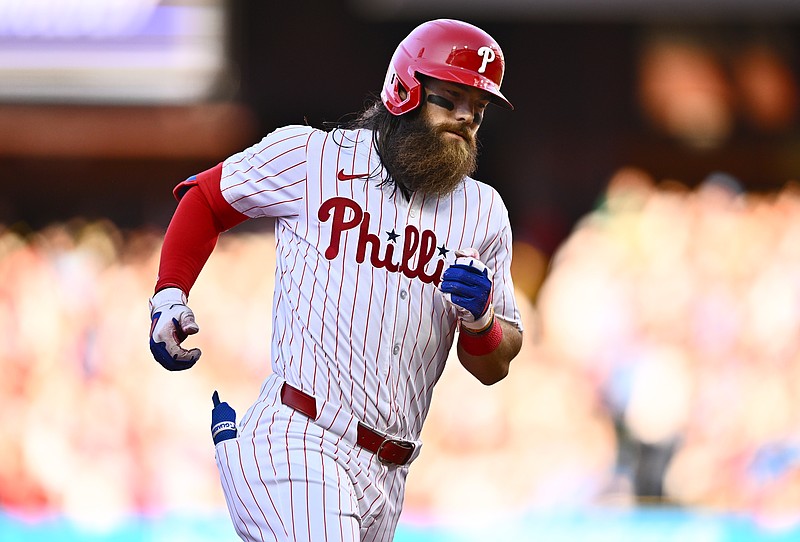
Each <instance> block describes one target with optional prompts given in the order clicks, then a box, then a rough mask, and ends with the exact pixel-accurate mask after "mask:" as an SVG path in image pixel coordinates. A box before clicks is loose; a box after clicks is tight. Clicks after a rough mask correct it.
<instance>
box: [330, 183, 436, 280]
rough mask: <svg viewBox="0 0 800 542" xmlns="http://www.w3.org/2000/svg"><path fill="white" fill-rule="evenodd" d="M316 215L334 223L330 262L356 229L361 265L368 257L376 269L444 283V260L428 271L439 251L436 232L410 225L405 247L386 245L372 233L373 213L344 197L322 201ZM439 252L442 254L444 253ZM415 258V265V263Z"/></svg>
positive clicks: (406, 228) (357, 249)
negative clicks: (431, 270)
mask: <svg viewBox="0 0 800 542" xmlns="http://www.w3.org/2000/svg"><path fill="white" fill-rule="evenodd" d="M317 216H318V218H319V220H320V221H322V222H328V221H330V222H331V237H330V241H329V243H328V246H327V248H326V249H325V257H326V258H327V259H329V260H333V259H334V258H336V257H337V256H338V255H339V253H340V251H341V247H342V238H343V234H344V233H345V232H347V231H350V230H355V231H357V232H358V241H357V243H358V244H357V246H356V261H357V262H358V263H364V262H365V261H366V259H367V255H369V262H370V263H371V264H372V265H373V266H374V267H376V268H379V269H380V268H384V269H386V270H387V271H391V272H393V273H402V274H403V275H405V276H406V277H408V278H410V279H419V280H421V281H422V282H424V283H427V284H430V283H433V284H436V285H438V284H439V282H441V278H442V270H443V269H444V264H445V260H444V259H439V260H438V261H437V262H436V268H435V269H434V271H433V273H428V272H427V271H426V270H425V268H426V267H427V266H428V264H429V263H431V261H432V260H433V258H434V256H435V255H436V252H437V246H436V234H435V233H434V232H433V231H431V230H423V231H419V229H417V228H416V227H415V226H412V225H410V224H409V225H407V226H406V227H405V230H404V231H403V236H402V237H403V245H402V247H401V246H400V245H395V244H394V243H389V242H387V243H385V244H384V243H382V242H381V238H380V237H379V236H378V235H376V234H374V233H370V232H369V225H370V220H371V218H372V217H371V216H370V214H369V213H368V212H366V211H364V210H363V209H362V208H361V206H359V205H358V203H356V202H355V201H353V200H351V199H348V198H342V197H335V198H331V199H329V200H326V201H324V202H322V205H320V207H319V212H318V213H317ZM395 247H398V248H400V254H399V257H398V258H397V259H395V253H394V250H395ZM439 252H440V253H441V250H439ZM368 253H369V254H368ZM415 257H416V263H414V259H415Z"/></svg>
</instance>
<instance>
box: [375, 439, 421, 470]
mask: <svg viewBox="0 0 800 542" xmlns="http://www.w3.org/2000/svg"><path fill="white" fill-rule="evenodd" d="M387 444H395V445H396V446H398V447H400V448H403V449H405V450H408V451H409V452H410V453H409V454H408V455H407V456H406V457H405V460H404V461H403V462H402V463H398V462H397V461H392V460H391V459H384V458H383V457H382V454H383V448H384V446H386V445H387ZM414 448H416V446H415V445H414V443H413V442H408V441H405V440H400V439H394V438H387V439H383V442H381V443H380V445H379V446H378V451H377V452H375V455H376V456H377V457H378V461H379V462H381V463H382V464H384V465H405V464H406V463H408V458H410V457H411V454H413V453H414Z"/></svg>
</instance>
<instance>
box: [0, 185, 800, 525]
mask: <svg viewBox="0 0 800 542" xmlns="http://www.w3.org/2000/svg"><path fill="white" fill-rule="evenodd" d="M162 234H163V232H159V231H154V230H138V231H121V230H120V229H118V228H117V227H115V226H114V225H113V224H112V223H110V222H106V221H92V222H87V221H81V220H76V221H73V222H70V223H66V224H58V225H54V226H52V227H49V228H46V229H43V230H41V231H35V232H21V231H19V230H15V229H12V228H0V344H3V345H4V347H3V348H2V349H0V371H2V378H0V398H1V399H2V402H3V407H2V408H0V419H1V420H2V421H0V508H2V509H3V510H5V511H6V512H11V513H15V514H30V513H36V514H38V513H41V512H44V513H57V514H62V515H66V516H67V517H69V518H71V519H73V520H75V521H77V522H82V523H87V524H91V525H98V523H99V524H101V525H100V526H102V525H103V524H113V523H114V522H115V521H120V520H121V519H122V518H125V517H126V516H127V515H129V514H158V513H164V512H181V511H185V512H190V513H203V512H205V511H219V510H223V509H224V500H223V497H222V493H221V490H220V489H219V482H218V477H217V472H216V468H215V465H214V450H213V446H212V442H211V437H210V434H209V425H210V411H211V394H212V392H213V391H214V390H219V392H220V395H221V397H222V399H223V400H226V401H228V402H230V403H231V405H232V406H233V407H234V408H236V409H237V411H238V412H240V413H242V412H243V411H244V409H245V408H246V407H247V406H249V404H250V403H251V402H252V400H253V399H254V398H255V396H256V395H257V392H258V388H259V386H260V383H261V380H262V379H263V378H264V376H266V374H267V373H268V371H269V334H270V325H271V324H270V322H271V316H270V309H271V295H272V285H273V270H274V246H273V244H274V239H273V237H272V234H271V231H269V230H264V231H257V232H247V231H240V232H237V231H233V232H229V233H228V234H225V235H224V236H223V237H222V238H221V240H220V244H219V246H218V249H217V251H216V252H215V254H214V256H213V257H212V259H211V260H210V262H209V265H208V266H207V268H206V269H205V270H204V272H203V274H202V275H201V278H200V280H199V281H198V283H197V285H196V286H195V289H194V290H193V291H192V296H191V302H192V303H191V304H192V307H193V308H194V309H195V311H196V314H197V320H198V323H199V325H200V328H201V332H200V334H199V335H198V336H197V337H192V338H190V339H189V343H190V344H191V345H192V346H199V347H201V348H202V349H203V358H202V359H201V361H200V362H199V363H198V364H197V365H196V366H195V367H194V368H193V369H192V370H190V371H187V372H185V373H169V372H167V371H165V370H163V369H162V368H161V367H160V366H158V365H157V364H156V363H155V362H154V361H153V360H152V358H151V357H150V353H149V351H148V348H147V333H148V314H149V313H148V307H147V299H148V297H149V296H150V295H151V293H152V287H153V284H154V281H155V276H156V272H157V265H158V255H159V250H160V239H161V235H162ZM798 239H800V190H798V189H797V188H796V187H794V186H793V185H791V184H787V186H786V187H785V188H784V189H783V190H781V191H780V192H778V193H773V194H766V195H756V194H752V193H743V192H741V191H740V190H739V189H738V186H737V185H736V183H735V181H734V180H732V179H729V178H727V177H725V176H724V175H718V176H712V177H710V178H709V179H708V180H707V181H706V182H704V183H703V184H702V185H701V186H699V187H697V188H694V189H689V188H687V187H685V186H683V185H682V184H680V183H678V182H664V181H661V182H656V181H655V180H653V179H651V178H649V177H648V175H647V174H646V173H644V172H641V171H637V170H633V169H625V170H621V171H619V172H618V173H617V174H616V175H615V176H614V178H613V179H612V180H611V182H610V183H609V186H608V190H607V192H606V194H605V197H604V199H603V201H602V202H600V204H599V205H598V206H597V208H596V209H595V210H594V211H593V212H592V213H590V214H588V215H587V216H586V217H585V218H584V219H583V220H582V221H581V222H580V223H578V224H577V225H576V226H575V228H574V230H573V232H572V234H571V235H570V237H569V238H568V239H567V240H566V241H565V242H564V243H563V245H562V246H561V247H560V248H559V250H558V251H557V252H556V253H555V254H554V255H553V257H552V259H551V260H550V262H549V267H548V269H547V273H546V275H543V276H544V278H543V281H542V282H541V284H540V285H539V287H537V288H536V289H535V291H534V292H532V291H522V290H521V291H520V295H519V298H520V302H521V308H522V311H523V319H524V323H525V326H526V334H525V344H524V346H523V350H522V352H521V354H520V356H519V357H518V358H517V359H516V360H515V361H514V362H513V363H512V370H511V374H510V376H509V378H507V379H506V380H504V381H502V382H500V383H499V384H497V385H496V386H492V387H484V386H482V385H481V384H479V383H478V382H477V381H475V380H474V379H473V378H472V377H470V376H469V375H468V374H467V373H466V372H465V371H463V370H462V369H461V368H460V367H459V365H458V362H457V361H455V359H453V360H451V361H452V362H451V363H449V364H448V368H447V370H446V371H445V374H444V375H443V377H442V379H441V381H440V383H439V385H438V387H437V389H436V391H435V393H434V402H433V408H432V411H431V413H430V416H429V420H428V423H427V425H426V427H425V431H424V434H423V441H424V446H423V450H422V454H421V456H420V458H419V459H418V460H417V462H416V463H415V464H414V466H413V468H412V469H411V473H410V476H409V482H408V492H407V496H406V503H405V515H406V516H405V517H406V518H408V519H409V520H414V518H430V517H432V516H435V517H448V516H453V517H457V516H459V515H464V514H478V513H480V514H481V517H484V518H487V519H489V518H492V517H499V516H504V515H505V516H507V515H509V514H525V513H527V512H530V511H532V510H542V509H564V508H567V509H584V508H587V507H592V506H597V505H605V506H608V505H610V506H621V507H630V506H637V505H654V504H662V505H670V506H685V507H693V508H698V509H710V510H716V511H723V512H731V513H737V514H738V513H742V514H748V515H753V516H755V517H758V518H760V519H762V520H764V521H770V522H782V523H783V524H785V523H792V524H793V523H795V522H797V521H799V520H800V440H798V438H799V437H800V432H798V429H800V242H798V241H797V240H798ZM517 248H518V249H519V250H517V253H518V254H520V255H525V254H530V253H531V250H530V247H526V246H522V245H519V246H518V247H517ZM515 250H516V249H515ZM526 261H527V260H526V259H525V258H521V259H520V262H518V263H516V264H515V269H514V272H515V278H518V279H519V282H520V284H525V283H528V278H529V277H530V276H531V275H537V276H538V274H541V269H533V268H530V269H529V268H528V267H526V265H525V262H526ZM537 261H539V262H541V260H537Z"/></svg>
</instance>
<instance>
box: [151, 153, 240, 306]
mask: <svg viewBox="0 0 800 542" xmlns="http://www.w3.org/2000/svg"><path fill="white" fill-rule="evenodd" d="M221 175H222V164H218V165H216V166H215V167H213V168H211V169H209V170H206V171H204V172H203V173H200V174H199V175H196V176H194V177H192V178H190V179H188V180H186V181H184V182H182V183H180V184H179V185H178V186H176V187H175V190H174V191H173V194H174V195H175V197H176V198H177V199H178V207H177V209H175V214H174V215H173V216H172V220H171V221H170V223H169V227H168V228H167V232H166V234H165V235H164V244H163V245H162V247H161V261H160V263H159V267H158V279H157V281H156V286H155V291H158V290H161V289H163V288H167V287H169V286H174V287H177V288H180V289H181V290H183V291H184V292H185V293H186V294H187V295H188V294H189V291H190V290H191V288H192V286H194V283H195V282H196V281H197V277H198V276H199V275H200V271H201V270H202V269H203V266H204V265H205V264H206V262H207V261H208V258H209V257H210V256H211V253H212V252H213V250H214V247H215V246H216V244H217V239H219V235H220V234H221V233H222V232H224V231H226V230H229V229H231V228H232V227H234V226H236V225H237V224H240V223H242V222H244V221H245V220H247V218H248V217H247V216H245V215H244V214H242V213H240V212H239V211H237V210H236V209H234V208H233V207H232V206H231V205H230V204H229V203H228V202H227V201H226V200H225V198H224V196H223V195H222V192H221V191H220V178H221Z"/></svg>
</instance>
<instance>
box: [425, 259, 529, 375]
mask: <svg viewBox="0 0 800 542" xmlns="http://www.w3.org/2000/svg"><path fill="white" fill-rule="evenodd" d="M456 254H457V255H458V258H457V259H456V262H455V263H454V264H453V265H451V266H450V267H449V268H447V269H446V270H445V272H444V274H443V275H442V283H441V285H440V289H441V290H442V292H443V293H444V296H445V301H446V302H447V303H449V304H450V305H451V306H453V307H454V308H455V310H456V313H457V314H458V318H459V327H460V329H459V336H458V343H457V350H456V352H457V354H458V359H459V361H460V362H461V364H462V365H463V366H464V368H465V369H467V371H469V372H470V373H471V374H472V375H473V376H475V378H477V379H478V380H479V381H481V382H482V383H483V384H486V385H491V384H494V383H495V382H498V381H500V380H502V379H503V378H505V377H506V375H508V368H509V364H510V363H511V360H512V359H514V357H515V356H516V355H517V354H518V353H519V351H520V349H521V348H522V333H521V332H520V331H519V329H517V328H516V327H515V326H514V325H512V324H510V323H508V322H506V321H504V320H503V319H501V318H498V317H497V316H495V313H494V305H493V304H492V271H491V270H490V269H489V268H488V267H486V265H485V264H484V263H483V262H481V261H480V260H479V259H478V253H477V251H475V250H474V249H467V250H466V251H459V252H457V253H456Z"/></svg>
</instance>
